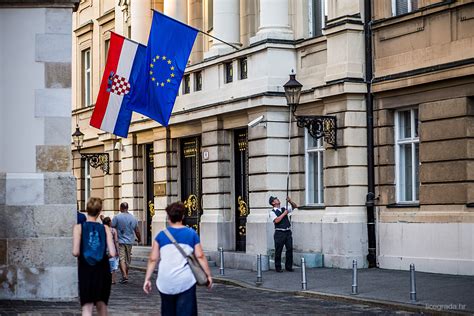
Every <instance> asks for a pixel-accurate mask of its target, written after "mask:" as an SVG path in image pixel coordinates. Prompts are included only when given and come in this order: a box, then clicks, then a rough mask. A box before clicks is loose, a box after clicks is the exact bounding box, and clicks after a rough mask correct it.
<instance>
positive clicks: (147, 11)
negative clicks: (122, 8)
mask: <svg viewBox="0 0 474 316" xmlns="http://www.w3.org/2000/svg"><path fill="white" fill-rule="evenodd" d="M130 11H131V12H130V18H131V19H132V20H131V23H132V24H131V27H132V34H131V35H132V40H134V41H137V42H140V43H142V44H144V45H146V44H147V43H148V35H149V34H150V27H151V19H152V16H153V15H152V13H153V11H151V3H150V0H142V1H136V0H135V1H132V3H131V8H130Z"/></svg>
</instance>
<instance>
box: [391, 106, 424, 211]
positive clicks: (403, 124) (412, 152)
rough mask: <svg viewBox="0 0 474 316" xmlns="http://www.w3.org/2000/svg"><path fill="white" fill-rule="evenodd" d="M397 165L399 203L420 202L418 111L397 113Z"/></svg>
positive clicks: (396, 178)
mask: <svg viewBox="0 0 474 316" xmlns="http://www.w3.org/2000/svg"><path fill="white" fill-rule="evenodd" d="M395 114H396V115H395V163H396V176H395V181H396V185H397V203H398V202H402V203H403V202H418V200H419V191H420V189H419V188H420V174H419V173H420V167H419V165H420V157H419V156H420V151H419V148H420V146H419V143H420V139H419V136H418V109H409V110H403V111H397V112H396V113H395Z"/></svg>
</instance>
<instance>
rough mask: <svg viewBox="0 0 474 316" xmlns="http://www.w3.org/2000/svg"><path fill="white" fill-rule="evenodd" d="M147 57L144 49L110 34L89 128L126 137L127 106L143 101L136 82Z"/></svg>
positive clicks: (130, 115) (142, 91)
mask: <svg viewBox="0 0 474 316" xmlns="http://www.w3.org/2000/svg"><path fill="white" fill-rule="evenodd" d="M145 58H146V46H144V45H141V44H139V43H136V42H133V41H130V40H128V39H126V38H125V37H123V36H120V35H118V34H116V33H113V32H112V33H111V37H110V46H109V53H108V56H107V63H106V65H105V70H104V76H103V77H102V83H101V85H100V90H99V95H98V96H97V102H96V103H95V108H94V112H93V113H92V117H91V121H90V125H91V126H93V127H96V128H98V129H101V130H103V131H106V132H109V133H112V134H115V135H117V136H121V137H125V138H126V137H127V135H128V128H129V126H130V121H131V120H132V110H130V109H129V108H128V107H127V105H128V104H130V103H137V102H140V100H142V99H143V95H142V94H143V93H144V90H143V89H139V87H137V85H136V83H137V79H138V76H139V73H140V71H141V68H142V66H143V63H144V62H145Z"/></svg>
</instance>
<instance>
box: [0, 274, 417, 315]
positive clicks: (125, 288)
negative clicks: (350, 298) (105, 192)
mask: <svg viewBox="0 0 474 316" xmlns="http://www.w3.org/2000/svg"><path fill="white" fill-rule="evenodd" d="M143 278H144V273H143V272H137V271H132V272H131V277H130V282H129V283H128V284H126V285H121V284H117V285H114V286H113V288H112V294H111V298H110V302H109V312H110V314H111V315H159V312H160V297H159V294H158V292H157V291H156V288H154V291H153V293H152V294H151V295H148V296H147V295H145V294H144V293H143V291H142V289H141V285H142V282H143ZM198 306H199V313H200V314H201V315H209V314H213V315H229V314H230V315H252V314H253V315H269V314H272V315H284V314H286V315H289V314H291V315H315V314H332V315H335V314H349V313H355V314H364V315H366V314H403V315H404V314H408V313H406V312H403V311H401V312H400V311H398V312H397V311H393V310H389V309H381V308H379V307H373V306H367V305H362V304H350V303H342V302H334V301H325V300H320V299H316V298H308V297H301V296H293V295H288V294H283V293H278V292H270V291H264V290H256V289H246V288H240V287H235V286H231V285H224V284H215V286H214V288H213V289H212V291H208V290H206V289H203V288H199V289H198ZM20 314H21V315H80V308H79V303H76V302H69V303H58V302H9V301H0V315H20Z"/></svg>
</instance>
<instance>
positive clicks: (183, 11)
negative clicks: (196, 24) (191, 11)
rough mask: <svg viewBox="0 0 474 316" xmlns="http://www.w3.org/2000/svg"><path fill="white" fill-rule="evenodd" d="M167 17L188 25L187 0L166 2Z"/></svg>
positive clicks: (166, 0) (169, 0) (167, 0)
mask: <svg viewBox="0 0 474 316" xmlns="http://www.w3.org/2000/svg"><path fill="white" fill-rule="evenodd" d="M164 13H165V15H167V16H169V17H172V18H173V19H176V20H178V21H181V22H183V23H185V24H188V2H187V0H165V5H164Z"/></svg>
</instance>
